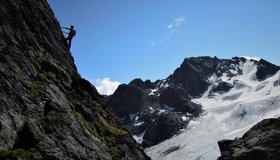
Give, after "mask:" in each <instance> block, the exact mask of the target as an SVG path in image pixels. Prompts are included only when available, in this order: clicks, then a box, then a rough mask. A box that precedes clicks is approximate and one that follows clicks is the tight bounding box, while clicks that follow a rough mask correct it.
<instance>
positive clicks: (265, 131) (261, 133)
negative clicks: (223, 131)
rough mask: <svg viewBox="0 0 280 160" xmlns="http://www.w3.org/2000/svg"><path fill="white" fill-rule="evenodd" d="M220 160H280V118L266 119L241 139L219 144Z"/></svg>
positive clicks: (224, 141) (223, 141)
mask: <svg viewBox="0 0 280 160" xmlns="http://www.w3.org/2000/svg"><path fill="white" fill-rule="evenodd" d="M218 144H219V147H220V150H221V155H222V156H221V157H219V159H218V160H243V159H246V160H278V159H279V158H280V118H277V119H265V120H263V121H261V122H259V123H258V124H256V125H255V126H253V127H252V128H251V129H250V130H249V131H248V132H246V133H245V134H244V135H243V136H242V137H241V138H235V139H234V140H222V141H219V142H218Z"/></svg>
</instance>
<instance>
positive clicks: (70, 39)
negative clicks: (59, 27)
mask: <svg viewBox="0 0 280 160" xmlns="http://www.w3.org/2000/svg"><path fill="white" fill-rule="evenodd" d="M71 41H72V38H69V43H68V44H69V48H71Z"/></svg>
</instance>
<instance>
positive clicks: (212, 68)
mask: <svg viewBox="0 0 280 160" xmlns="http://www.w3.org/2000/svg"><path fill="white" fill-rule="evenodd" d="M246 61H247V59H246V58H243V57H233V58H232V59H218V58H217V57H214V58H212V57H191V58H186V59H185V60H184V61H183V63H182V64H181V65H180V67H178V68H177V69H176V70H175V71H174V73H173V74H171V75H170V76H168V77H167V78H166V79H163V80H157V81H155V82H151V81H150V80H146V81H143V80H141V79H139V78H138V79H134V80H132V81H131V82H130V83H129V84H127V85H126V84H122V85H120V86H119V87H118V89H117V90H116V91H115V93H114V94H113V95H111V96H110V97H108V103H109V104H110V106H111V107H112V109H113V110H114V112H115V113H116V114H117V116H118V117H119V118H120V119H121V120H122V121H123V123H124V124H125V127H126V128H127V129H128V130H129V131H130V133H131V134H133V135H134V138H135V139H136V140H137V141H138V142H139V143H141V144H142V145H143V146H144V147H149V146H152V145H155V144H157V143H159V142H161V141H163V140H165V139H168V138H170V137H172V136H173V135H175V134H177V133H178V132H180V130H181V129H184V128H185V127H186V126H187V125H188V122H189V121H191V120H192V119H193V118H195V117H198V116H199V115H200V113H202V112H203V110H202V106H201V105H198V104H196V103H193V102H192V101H191V100H192V99H193V98H196V97H201V96H202V95H203V94H204V93H205V92H206V91H207V90H208V89H209V88H208V87H209V86H210V85H211V84H212V82H211V81H209V79H211V77H213V75H214V77H227V78H229V79H230V78H232V77H234V76H238V75H242V73H243V72H245V71H243V70H242V69H241V68H244V67H243V65H244V64H245V62H246ZM248 61H250V62H252V63H254V65H256V66H257V73H256V79H257V80H259V81H262V80H263V79H266V78H267V77H269V76H271V75H274V74H275V73H276V72H277V71H278V70H280V67H279V66H276V65H274V64H271V63H269V62H267V61H265V60H263V59H261V60H259V61H257V60H253V59H251V60H248ZM245 69H246V67H245ZM220 79H221V80H219V81H218V82H217V84H215V85H214V86H213V87H212V88H211V90H209V91H207V92H209V96H211V95H215V94H222V93H225V92H227V91H229V90H230V89H232V88H233V87H234V86H238V85H239V82H237V81H236V82H234V84H230V83H228V82H227V81H223V80H222V78H220ZM233 85H234V86H233ZM240 85H242V84H240ZM240 87H241V86H240Z"/></svg>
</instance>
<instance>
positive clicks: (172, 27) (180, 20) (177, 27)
mask: <svg viewBox="0 0 280 160" xmlns="http://www.w3.org/2000/svg"><path fill="white" fill-rule="evenodd" d="M185 23H186V18H185V17H184V16H180V17H177V18H175V19H173V21H172V22H171V23H170V24H168V25H167V26H166V29H167V30H166V33H165V34H163V36H162V37H161V39H159V41H152V40H150V41H149V44H150V46H151V47H155V46H156V44H161V43H163V42H164V41H167V40H169V39H171V38H172V37H173V36H174V34H175V33H177V32H181V26H182V25H183V24H185Z"/></svg>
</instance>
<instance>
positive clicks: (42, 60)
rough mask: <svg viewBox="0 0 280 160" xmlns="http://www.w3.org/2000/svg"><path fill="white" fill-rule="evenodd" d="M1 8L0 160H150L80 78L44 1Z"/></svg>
mask: <svg viewBox="0 0 280 160" xmlns="http://www.w3.org/2000/svg"><path fill="white" fill-rule="evenodd" d="M0 4H1V5H0V54H1V56H0V159H18V158H19V159H61V160H62V159H141V160H142V159H149V158H148V157H147V156H146V155H145V153H144V152H143V151H142V150H141V149H140V148H139V146H138V145H137V144H136V142H135V140H134V139H133V138H132V137H131V136H130V135H129V133H128V132H127V131H126V130H125V129H124V128H122V127H121V123H120V122H119V121H118V120H117V118H116V117H115V116H114V115H113V114H112V112H111V110H110V107H108V106H107V105H106V104H105V102H104V100H103V99H102V97H101V96H100V95H99V94H98V93H97V91H96V89H95V88H94V87H93V86H92V85H91V84H90V83H89V82H88V81H87V80H85V79H83V78H81V77H80V75H79V74H78V72H77V69H76V66H75V64H74V61H73V58H72V57H71V54H70V52H69V50H68V46H67V45H66V43H65V42H64V40H63V34H62V32H61V29H60V25H59V23H58V22H57V20H56V19H55V17H54V14H53V12H52V11H51V9H50V7H49V5H48V4H47V1H46V0H0Z"/></svg>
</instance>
